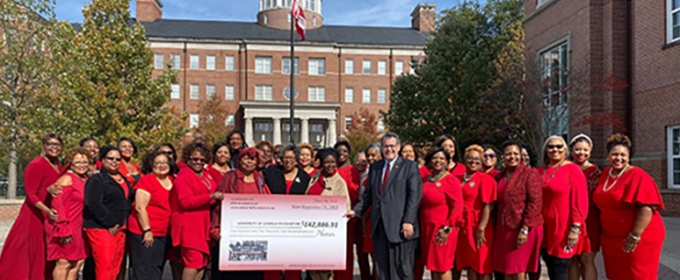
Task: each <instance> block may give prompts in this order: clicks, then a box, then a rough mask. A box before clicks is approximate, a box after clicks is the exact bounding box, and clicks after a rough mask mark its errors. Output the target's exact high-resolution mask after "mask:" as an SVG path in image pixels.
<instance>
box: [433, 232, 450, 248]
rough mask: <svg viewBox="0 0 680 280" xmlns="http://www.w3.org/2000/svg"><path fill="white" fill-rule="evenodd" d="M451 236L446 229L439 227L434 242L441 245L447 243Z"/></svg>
mask: <svg viewBox="0 0 680 280" xmlns="http://www.w3.org/2000/svg"><path fill="white" fill-rule="evenodd" d="M447 238H449V234H448V233H446V231H444V229H443V228H442V229H439V230H438V231H437V236H436V237H435V238H434V243H435V244H437V245H439V246H444V245H446V239H447Z"/></svg>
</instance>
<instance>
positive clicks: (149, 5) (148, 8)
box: [136, 0, 163, 22]
mask: <svg viewBox="0 0 680 280" xmlns="http://www.w3.org/2000/svg"><path fill="white" fill-rule="evenodd" d="M136 1H137V2H136V3H137V14H136V17H137V21H138V22H152V21H156V20H158V19H161V18H163V10H162V9H161V8H163V3H162V2H161V0H136Z"/></svg>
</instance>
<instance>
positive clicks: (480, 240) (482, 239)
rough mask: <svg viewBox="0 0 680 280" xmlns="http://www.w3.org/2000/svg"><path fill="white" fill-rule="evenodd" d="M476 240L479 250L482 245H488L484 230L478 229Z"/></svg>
mask: <svg viewBox="0 0 680 280" xmlns="http://www.w3.org/2000/svg"><path fill="white" fill-rule="evenodd" d="M475 240H476V241H477V248H482V245H483V244H484V243H486V237H484V230H483V229H477V231H476V232H475Z"/></svg>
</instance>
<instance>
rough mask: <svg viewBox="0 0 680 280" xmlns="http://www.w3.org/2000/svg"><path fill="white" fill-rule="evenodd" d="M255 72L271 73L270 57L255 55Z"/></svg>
mask: <svg viewBox="0 0 680 280" xmlns="http://www.w3.org/2000/svg"><path fill="white" fill-rule="evenodd" d="M255 73H256V74H271V73H272V58H271V56H270V57H255Z"/></svg>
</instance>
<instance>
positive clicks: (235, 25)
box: [136, 0, 436, 146]
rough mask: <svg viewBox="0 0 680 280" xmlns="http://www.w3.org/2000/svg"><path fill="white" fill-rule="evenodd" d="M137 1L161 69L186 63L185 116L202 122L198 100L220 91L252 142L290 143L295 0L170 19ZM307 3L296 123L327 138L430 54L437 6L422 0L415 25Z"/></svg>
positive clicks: (382, 105)
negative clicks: (355, 19)
mask: <svg viewBox="0 0 680 280" xmlns="http://www.w3.org/2000/svg"><path fill="white" fill-rule="evenodd" d="M136 1H137V2H136V3H137V8H136V9H137V16H136V17H137V21H139V22H141V23H142V24H143V25H144V27H145V28H146V32H147V37H148V39H149V42H150V47H151V49H152V50H153V52H154V54H155V55H154V65H155V68H156V69H158V70H156V71H158V73H160V71H162V69H163V67H164V65H165V64H168V63H171V65H172V68H173V69H176V70H177V71H178V72H179V73H178V76H179V83H178V84H175V85H173V86H172V93H171V98H172V101H171V102H170V104H169V105H170V106H175V107H176V108H179V109H181V110H182V111H185V112H187V113H189V114H190V118H189V122H188V123H187V125H189V126H196V125H198V120H199V118H200V116H199V115H198V114H197V112H198V108H197V106H198V104H199V101H200V100H205V99H206V98H207V97H208V96H211V95H213V94H217V95H220V96H224V98H225V100H226V106H227V107H228V110H229V112H230V113H229V117H228V118H227V120H225V121H226V124H227V125H233V126H235V127H236V128H238V129H240V130H242V131H244V132H245V134H246V138H247V139H246V141H247V142H248V143H249V144H253V143H255V142H257V141H259V140H268V141H271V142H273V143H275V144H278V143H285V142H288V141H287V140H288V135H289V134H288V133H289V131H290V125H289V110H288V106H289V105H288V104H289V99H288V98H289V96H290V89H289V85H290V71H291V62H290V43H289V42H290V25H291V24H290V16H289V14H290V13H289V11H290V5H291V2H292V1H291V0H260V1H259V13H258V14H257V22H231V21H199V20H173V19H164V18H162V3H161V1H159V0H136ZM251 2H253V3H252V4H253V5H254V4H255V3H254V2H255V1H251ZM302 4H303V8H304V10H305V14H306V17H307V34H306V37H307V38H306V41H304V42H296V47H295V59H294V63H293V64H294V67H292V68H293V69H292V70H293V71H295V74H296V78H295V90H294V91H293V92H294V96H295V102H296V103H295V104H296V110H295V118H296V119H295V124H294V126H293V127H294V130H293V131H294V132H295V133H296V135H295V136H296V137H295V139H296V140H297V141H299V142H309V143H311V144H312V145H315V146H328V145H332V144H333V143H335V140H336V138H337V136H338V135H339V134H342V132H343V131H344V130H345V128H346V126H347V125H348V121H349V119H348V117H349V116H350V115H351V114H352V113H354V112H356V111H357V110H359V109H360V108H367V109H370V110H371V111H373V112H375V113H378V112H379V111H380V110H386V109H388V108H389V97H390V90H391V84H392V82H393V81H394V80H395V78H397V77H398V76H399V75H402V74H408V73H409V72H410V71H411V67H412V63H417V61H419V60H421V59H422V58H423V56H424V53H423V49H424V47H425V43H426V41H427V37H428V36H429V32H430V31H432V30H433V29H434V22H435V16H436V12H435V6H434V5H431V4H419V5H418V6H417V7H416V8H415V9H414V10H413V12H412V13H411V16H412V28H392V27H364V26H332V25H324V22H323V15H322V12H321V11H322V9H321V5H322V1H321V0H305V1H302ZM296 37H297V35H296ZM298 40H299V38H298ZM378 126H379V127H380V126H382V122H380V123H379V125H378Z"/></svg>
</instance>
